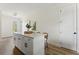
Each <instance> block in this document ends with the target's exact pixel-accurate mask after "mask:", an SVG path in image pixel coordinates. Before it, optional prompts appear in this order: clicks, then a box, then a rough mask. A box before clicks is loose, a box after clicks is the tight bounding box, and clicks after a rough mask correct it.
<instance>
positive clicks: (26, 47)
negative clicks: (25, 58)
mask: <svg viewBox="0 0 79 59" xmlns="http://www.w3.org/2000/svg"><path fill="white" fill-rule="evenodd" d="M22 42H23V43H22V44H23V50H22V51H23V53H24V54H26V55H32V54H33V38H30V37H25V36H24V37H23V41H22Z"/></svg>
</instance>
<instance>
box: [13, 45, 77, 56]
mask: <svg viewBox="0 0 79 59" xmlns="http://www.w3.org/2000/svg"><path fill="white" fill-rule="evenodd" d="M13 54H14V55H23V53H22V52H20V51H19V50H18V49H17V48H14V51H13ZM45 54H46V55H78V53H77V52H76V51H73V50H69V49H66V48H60V47H57V46H54V45H51V44H48V48H46V49H45Z"/></svg>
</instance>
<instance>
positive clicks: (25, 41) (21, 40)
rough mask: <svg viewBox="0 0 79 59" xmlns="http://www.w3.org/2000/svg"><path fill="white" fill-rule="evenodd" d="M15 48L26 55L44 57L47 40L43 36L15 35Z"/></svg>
mask: <svg viewBox="0 0 79 59" xmlns="http://www.w3.org/2000/svg"><path fill="white" fill-rule="evenodd" d="M14 42H15V46H16V47H17V48H18V49H19V50H20V51H21V52H22V53H23V54H25V55H44V54H45V51H44V48H45V44H44V43H45V38H44V35H43V34H40V33H33V34H31V35H28V34H20V33H14Z"/></svg>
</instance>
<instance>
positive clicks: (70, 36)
mask: <svg viewBox="0 0 79 59" xmlns="http://www.w3.org/2000/svg"><path fill="white" fill-rule="evenodd" d="M60 15H61V17H60V21H61V23H60V24H61V26H60V27H61V29H60V31H61V32H60V42H61V46H62V47H64V48H68V49H72V50H76V5H75V4H74V5H71V6H66V7H64V8H62V9H61V14H60Z"/></svg>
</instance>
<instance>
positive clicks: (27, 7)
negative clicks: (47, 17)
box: [0, 3, 68, 14]
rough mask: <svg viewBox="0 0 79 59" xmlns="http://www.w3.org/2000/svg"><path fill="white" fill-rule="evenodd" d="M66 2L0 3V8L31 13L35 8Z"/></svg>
mask: <svg viewBox="0 0 79 59" xmlns="http://www.w3.org/2000/svg"><path fill="white" fill-rule="evenodd" d="M66 5H68V4H62V3H61V4H60V3H0V10H1V11H7V12H10V13H11V12H13V13H18V12H20V13H23V14H27V13H31V12H34V11H35V10H37V9H41V8H42V9H45V8H48V7H52V8H53V7H57V6H66Z"/></svg>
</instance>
